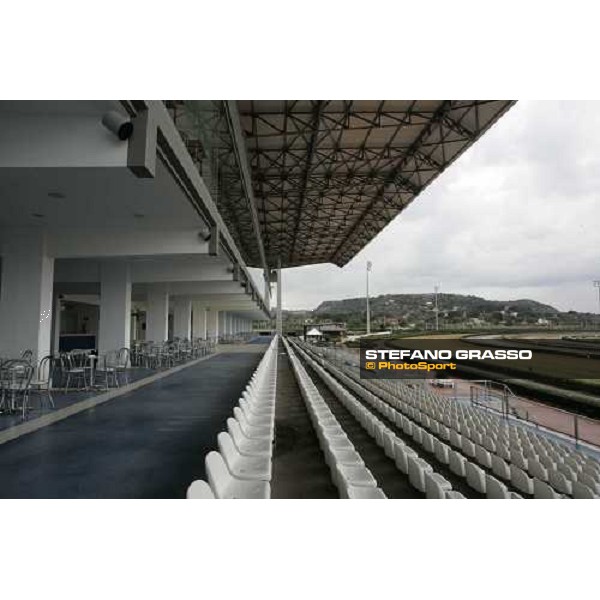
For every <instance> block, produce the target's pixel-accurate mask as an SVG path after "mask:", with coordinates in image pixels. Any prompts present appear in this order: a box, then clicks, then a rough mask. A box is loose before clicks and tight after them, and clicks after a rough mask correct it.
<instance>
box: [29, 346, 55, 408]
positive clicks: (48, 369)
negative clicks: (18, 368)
mask: <svg viewBox="0 0 600 600" xmlns="http://www.w3.org/2000/svg"><path fill="white" fill-rule="evenodd" d="M54 366H55V364H54V358H53V357H52V356H44V358H42V360H40V364H39V365H38V368H37V373H36V374H35V377H34V378H33V379H32V381H31V383H30V388H31V389H30V391H31V393H34V394H39V396H40V408H41V406H42V398H43V397H44V396H46V398H47V399H48V406H50V407H52V408H54V398H52V392H51V387H52V376H53V375H54Z"/></svg>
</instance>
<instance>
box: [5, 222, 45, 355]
mask: <svg viewBox="0 0 600 600" xmlns="http://www.w3.org/2000/svg"><path fill="white" fill-rule="evenodd" d="M53 287H54V259H53V258H52V257H50V256H48V255H47V252H46V239H45V235H44V233H43V232H42V231H39V230H29V231H18V230H16V231H11V232H6V233H5V234H3V248H2V282H1V287H0V354H1V355H2V356H3V357H6V358H8V357H11V358H19V357H20V356H21V354H22V353H23V352H24V351H25V350H32V351H33V358H34V359H35V360H36V361H39V360H40V359H41V358H42V357H44V356H46V355H47V354H50V344H51V335H52V292H53Z"/></svg>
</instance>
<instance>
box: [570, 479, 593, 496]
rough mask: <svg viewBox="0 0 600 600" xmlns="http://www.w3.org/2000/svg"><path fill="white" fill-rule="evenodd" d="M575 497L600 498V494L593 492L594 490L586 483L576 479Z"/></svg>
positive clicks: (574, 483)
mask: <svg viewBox="0 0 600 600" xmlns="http://www.w3.org/2000/svg"><path fill="white" fill-rule="evenodd" d="M573 498H577V499H592V498H598V496H596V495H595V494H594V492H592V490H591V489H590V488H589V487H588V486H587V485H584V484H583V483H579V481H574V482H573Z"/></svg>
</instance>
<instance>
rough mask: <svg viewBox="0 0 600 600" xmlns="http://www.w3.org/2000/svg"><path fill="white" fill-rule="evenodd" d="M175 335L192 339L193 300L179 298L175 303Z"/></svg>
mask: <svg viewBox="0 0 600 600" xmlns="http://www.w3.org/2000/svg"><path fill="white" fill-rule="evenodd" d="M173 337H178V338H180V339H182V340H183V339H187V340H190V339H192V301H191V300H186V299H185V298H177V300H175V302H174V303H173Z"/></svg>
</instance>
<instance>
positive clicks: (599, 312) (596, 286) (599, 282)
mask: <svg viewBox="0 0 600 600" xmlns="http://www.w3.org/2000/svg"><path fill="white" fill-rule="evenodd" d="M594 287H595V288H598V314H600V279H596V281H594Z"/></svg>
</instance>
